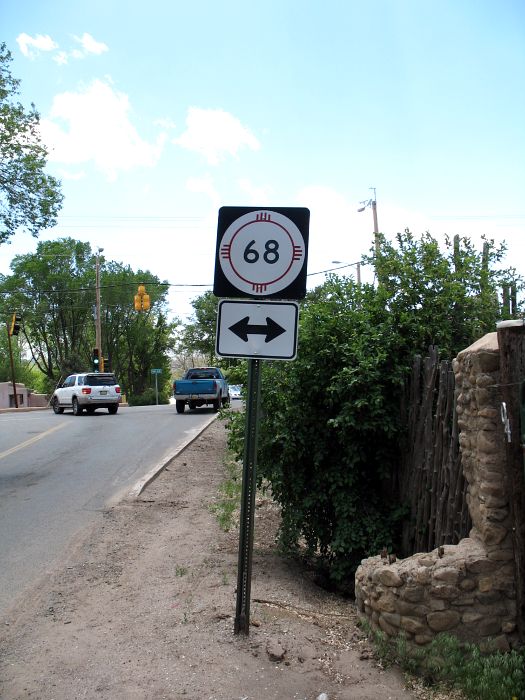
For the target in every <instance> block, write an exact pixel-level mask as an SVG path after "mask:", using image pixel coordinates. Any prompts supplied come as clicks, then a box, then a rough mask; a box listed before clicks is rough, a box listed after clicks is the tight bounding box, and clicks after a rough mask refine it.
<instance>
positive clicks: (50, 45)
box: [16, 32, 58, 58]
mask: <svg viewBox="0 0 525 700" xmlns="http://www.w3.org/2000/svg"><path fill="white" fill-rule="evenodd" d="M16 42H17V44H18V47H19V48H20V51H21V52H22V53H23V55H24V56H26V57H27V58H35V57H36V56H37V55H38V54H39V53H40V51H54V50H55V49H58V44H57V43H55V42H54V41H53V39H52V38H51V37H50V36H49V35H48V34H46V35H45V36H44V35H43V34H37V35H36V36H34V37H32V36H29V34H26V33H25V32H23V33H22V34H19V35H18V36H17V38H16Z"/></svg>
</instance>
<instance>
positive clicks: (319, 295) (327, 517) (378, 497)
mask: <svg viewBox="0 0 525 700" xmlns="http://www.w3.org/2000/svg"><path fill="white" fill-rule="evenodd" d="M487 246H488V247H487V248H486V251H485V254H483V255H482V254H480V253H477V252H476V251H475V250H474V249H473V247H472V245H471V244H470V243H469V242H468V241H466V240H463V241H462V242H459V241H458V243H457V245H455V246H454V247H453V248H452V246H450V248H449V250H448V251H447V252H445V253H443V252H442V251H441V250H440V247H439V245H438V244H437V242H436V241H435V240H434V239H432V237H431V236H430V235H429V234H426V235H424V236H422V237H421V239H420V240H415V238H414V237H413V236H412V234H410V233H409V232H408V231H406V232H405V233H404V234H399V235H398V236H397V247H394V246H393V245H392V244H389V243H386V241H385V240H384V239H381V250H380V254H379V255H378V256H377V258H376V259H375V260H374V264H375V267H376V272H377V276H378V280H379V283H378V284H377V285H376V286H373V285H370V284H356V283H355V282H354V281H353V280H351V279H348V278H339V277H329V278H328V279H327V280H326V282H325V283H324V284H322V285H321V286H319V287H318V288H316V289H314V290H313V291H311V292H310V293H309V294H308V296H307V298H306V299H305V301H304V302H303V304H302V307H301V314H300V323H299V349H298V355H297V359H296V360H295V361H294V362H264V363H263V372H262V392H261V405H262V408H261V420H260V425H259V453H258V472H259V473H258V477H259V478H260V479H262V478H265V479H266V480H267V481H268V482H269V483H270V484H271V490H272V494H273V497H274V499H275V500H276V501H277V502H278V503H279V505H280V506H281V513H282V524H281V530H280V537H281V544H282V545H284V547H285V548H287V549H288V550H291V551H297V552H299V551H300V552H301V553H302V554H305V555H307V556H308V557H309V558H310V559H311V561H313V562H315V564H316V565H317V566H318V567H320V568H321V569H322V570H323V571H325V572H326V573H327V575H328V577H329V579H330V581H331V582H332V583H334V584H335V585H336V586H338V587H340V588H342V589H347V590H351V589H352V587H353V580H354V572H355V569H356V567H357V566H358V564H359V562H360V561H361V559H363V558H364V557H367V556H370V555H374V554H377V553H378V552H379V551H380V550H381V549H382V548H383V547H387V548H389V549H390V548H391V549H394V551H395V550H396V549H397V543H398V541H399V532H400V529H401V528H400V526H401V523H402V520H403V517H404V516H405V508H404V505H403V504H402V503H399V502H398V501H397V500H396V484H397V479H398V476H399V465H400V443H401V441H402V438H403V419H404V417H403V416H402V411H401V401H402V395H403V391H404V383H405V380H406V378H407V376H408V374H409V372H410V368H411V366H412V362H413V357H414V355H415V354H417V353H424V352H426V351H427V349H428V346H429V345H430V344H432V345H437V346H438V347H439V349H440V350H441V351H442V353H443V354H444V355H445V357H453V356H454V355H455V354H456V353H457V352H458V351H459V350H461V349H463V348H464V347H467V345H469V344H470V343H471V342H472V341H473V340H475V339H476V338H477V337H479V335H480V334H483V333H484V332H486V331H487V330H493V329H494V327H495V322H496V320H497V319H498V314H499V308H498V304H497V297H496V295H495V292H496V288H497V285H499V284H501V281H502V280H503V278H504V277H505V274H506V271H503V270H502V271H499V272H497V273H496V272H494V271H493V270H491V269H490V267H491V265H492V264H493V263H494V262H498V261H499V260H500V258H501V255H502V253H503V249H498V250H496V249H494V246H493V245H491V244H489V243H487ZM230 428H231V431H230V446H231V447H232V449H234V450H236V452H237V455H238V456H241V454H242V445H243V439H244V427H243V417H242V416H239V417H237V416H235V417H233V418H232V420H231V423H230Z"/></svg>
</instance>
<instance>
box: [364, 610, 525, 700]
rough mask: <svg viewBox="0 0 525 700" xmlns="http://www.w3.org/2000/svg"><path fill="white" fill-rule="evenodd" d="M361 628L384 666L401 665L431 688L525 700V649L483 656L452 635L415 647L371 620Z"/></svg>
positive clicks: (474, 697) (494, 699)
mask: <svg viewBox="0 0 525 700" xmlns="http://www.w3.org/2000/svg"><path fill="white" fill-rule="evenodd" d="M361 626H362V627H363V629H364V631H365V632H366V633H367V635H368V636H369V637H370V639H371V640H372V643H373V645H374V648H375V653H376V655H377V657H378V658H379V659H380V660H381V662H382V663H383V664H384V665H391V664H397V665H398V666H400V667H401V668H402V669H403V670H405V671H407V672H408V673H410V674H412V675H417V676H420V677H422V678H423V680H424V681H425V682H426V683H428V684H429V685H444V686H446V687H448V688H454V689H456V690H460V691H461V692H462V693H463V695H464V697H465V698H467V699H468V700H525V649H521V650H520V651H516V650H513V651H510V652H508V653H502V652H492V653H483V652H482V651H481V650H480V648H479V647H478V646H477V645H476V644H462V643H461V642H460V641H459V640H458V639H457V638H456V637H453V636H452V635H448V634H440V635H438V636H437V637H436V638H435V639H434V640H433V641H432V642H430V644H428V645H427V646H425V647H420V648H415V647H413V646H412V645H409V644H408V643H407V641H406V639H405V638H404V637H402V636H399V637H397V638H395V639H390V638H389V637H388V636H387V635H386V634H385V633H384V632H382V631H380V630H374V629H372V628H371V626H370V624H369V623H368V622H367V621H364V622H363V621H362V622H361Z"/></svg>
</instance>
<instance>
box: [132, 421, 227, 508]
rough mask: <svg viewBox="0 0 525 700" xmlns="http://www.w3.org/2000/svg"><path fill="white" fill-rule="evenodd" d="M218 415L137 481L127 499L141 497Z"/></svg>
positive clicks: (194, 431) (196, 429)
mask: <svg viewBox="0 0 525 700" xmlns="http://www.w3.org/2000/svg"><path fill="white" fill-rule="evenodd" d="M217 418H218V414H217V413H214V414H213V415H212V416H211V417H210V418H209V420H208V421H207V422H206V423H204V425H201V426H200V427H199V428H195V429H194V430H193V431H192V432H191V434H190V436H189V437H188V438H187V439H186V440H185V441H184V442H183V443H182V444H180V445H177V447H176V448H175V449H174V450H173V451H172V452H168V453H167V454H166V455H164V457H163V458H162V459H161V461H160V462H159V463H158V464H157V465H156V466H155V467H153V469H151V470H150V471H149V472H148V473H147V474H146V476H144V477H143V478H142V479H140V480H139V481H137V483H136V484H135V485H134V486H133V488H132V489H131V491H129V492H128V495H127V497H128V498H131V499H136V498H138V497H139V496H140V494H141V493H142V492H143V491H144V489H145V488H146V486H149V484H151V482H152V481H154V480H155V479H156V478H157V476H158V475H159V474H160V473H161V471H162V470H163V469H165V468H166V467H167V466H168V464H169V463H170V462H171V461H172V460H173V459H175V457H178V456H179V455H180V453H181V452H184V450H185V449H186V448H187V447H188V446H189V445H191V443H192V442H194V441H195V440H196V439H197V438H198V437H199V436H200V435H202V433H203V432H204V431H205V430H206V428H207V427H208V426H209V425H211V424H212V423H213V421H214V420H217Z"/></svg>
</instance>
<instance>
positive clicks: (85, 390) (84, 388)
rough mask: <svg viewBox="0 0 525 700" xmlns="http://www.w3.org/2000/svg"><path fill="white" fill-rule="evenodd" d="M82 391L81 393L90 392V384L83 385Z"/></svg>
mask: <svg viewBox="0 0 525 700" xmlns="http://www.w3.org/2000/svg"><path fill="white" fill-rule="evenodd" d="M82 393H83V394H91V387H90V386H83V387H82Z"/></svg>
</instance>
